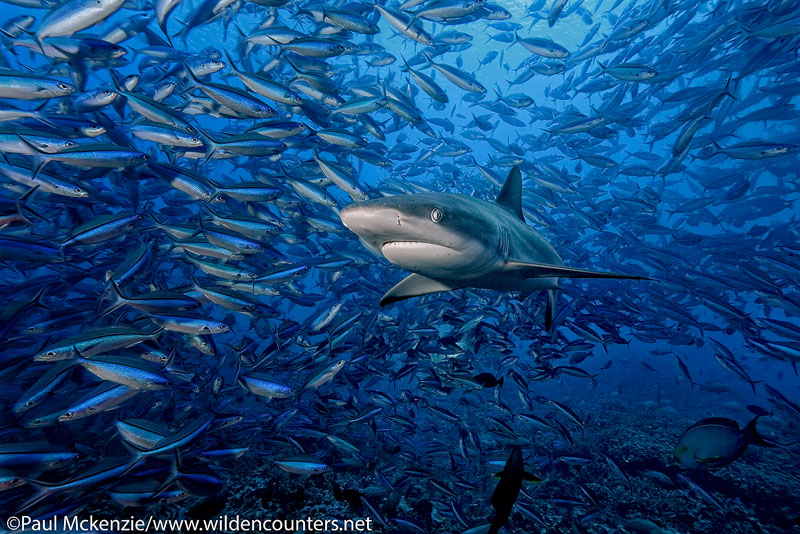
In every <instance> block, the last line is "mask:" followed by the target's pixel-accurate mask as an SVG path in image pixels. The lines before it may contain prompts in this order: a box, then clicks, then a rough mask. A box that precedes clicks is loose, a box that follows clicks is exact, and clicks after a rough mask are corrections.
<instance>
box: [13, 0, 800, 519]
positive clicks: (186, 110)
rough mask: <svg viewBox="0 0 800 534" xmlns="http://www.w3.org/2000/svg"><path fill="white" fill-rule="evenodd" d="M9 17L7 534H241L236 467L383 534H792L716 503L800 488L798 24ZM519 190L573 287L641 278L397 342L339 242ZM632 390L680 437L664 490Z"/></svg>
mask: <svg viewBox="0 0 800 534" xmlns="http://www.w3.org/2000/svg"><path fill="white" fill-rule="evenodd" d="M4 2H6V4H4V7H6V15H5V16H4V17H3V20H2V24H0V32H1V34H2V35H0V39H1V40H2V41H3V44H4V50H3V53H2V54H0V60H2V63H3V65H2V67H3V70H2V71H0V150H2V154H3V159H2V160H1V161H0V185H2V187H3V188H2V190H1V191H0V202H1V203H2V206H1V207H0V209H1V210H2V211H1V213H2V216H1V217H0V221H2V222H1V223H0V228H2V229H1V230H0V272H2V281H0V295H2V308H1V309H0V383H2V392H1V393H0V402H2V414H3V417H2V430H1V431H0V434H1V435H2V437H0V441H1V442H2V444H0V489H2V490H3V491H2V492H0V502H2V510H3V511H4V512H8V513H9V514H10V513H12V512H14V513H24V514H27V515H30V516H34V517H38V518H44V517H50V516H52V515H64V514H80V513H82V512H83V511H85V510H90V509H95V510H97V509H102V510H106V511H107V512H109V513H112V515H113V513H114V512H113V511H115V510H116V511H121V510H126V511H129V510H131V509H138V510H139V511H137V512H135V513H136V514H140V513H144V512H142V510H147V509H149V508H148V507H152V506H165V507H166V508H168V509H172V510H175V509H177V510H183V508H182V507H183V506H184V505H185V502H193V501H185V499H195V500H198V499H199V500H200V502H206V501H203V499H214V501H213V502H216V503H219V502H222V503H223V504H222V505H220V507H219V510H222V509H223V508H224V502H225V495H226V492H230V491H232V490H230V487H231V485H232V484H234V481H235V476H234V475H235V470H232V468H231V465H236V462H241V461H244V460H246V459H249V461H251V462H254V463H257V464H260V465H268V466H271V468H274V469H272V470H271V471H268V473H271V475H270V476H272V477H273V478H274V479H275V480H286V481H289V482H286V483H287V484H288V483H291V481H294V480H295V479H298V480H301V481H303V483H305V484H312V481H313V484H316V486H315V487H320V488H323V489H324V490H325V491H328V492H332V494H333V495H334V496H335V497H336V498H337V499H341V500H342V502H346V503H348V506H350V510H351V512H350V515H352V516H356V515H359V514H360V515H361V516H369V517H371V518H372V519H373V521H375V522H376V523H377V524H378V525H379V526H380V528H382V529H385V531H387V532H474V533H477V532H489V531H491V532H498V531H500V530H504V531H507V532H512V531H514V529H519V531H520V532H522V531H524V532H534V531H535V532H539V531H540V530H542V531H544V530H546V529H547V531H548V532H609V531H614V532H621V531H625V532H662V531H663V532H692V531H700V530H692V529H693V527H692V521H696V520H700V519H699V518H707V519H708V518H712V519H713V520H714V521H715V523H714V524H716V525H721V524H725V525H727V526H726V532H786V531H788V530H790V529H792V528H794V527H797V526H798V519H797V518H798V517H800V495H798V494H797V487H798V486H797V485H795V486H794V489H793V491H792V490H791V485H789V486H788V488H789V489H785V488H784V490H785V491H784V494H785V495H787V496H788V497H786V498H787V500H786V501H785V502H784V504H783V505H780V506H782V507H780V506H779V505H778V504H776V503H777V501H773V505H774V506H775V509H773V510H771V511H770V510H769V508H768V507H767V508H765V509H763V510H761V513H759V514H757V517H753V516H746V514H743V513H737V512H736V509H737V507H741V506H748V503H749V502H751V501H752V500H753V499H755V498H756V497H757V495H758V493H759V491H763V492H769V491H771V488H770V487H769V485H766V484H765V485H763V486H759V487H758V489H757V490H755V491H754V492H742V493H741V494H738V495H735V497H733V498H728V497H730V496H728V497H725V498H722V497H720V495H719V494H718V493H717V494H715V492H714V491H713V490H711V489H709V485H712V484H713V480H714V477H715V476H724V473H725V472H726V471H725V469H734V468H738V467H737V466H743V465H745V464H746V465H748V466H750V467H752V468H753V469H754V470H755V471H758V469H759V464H761V465H764V462H767V461H769V462H772V463H771V464H770V465H776V464H779V465H782V466H784V470H781V471H784V472H783V473H782V475H783V476H793V475H791V473H793V472H794V473H796V472H797V463H796V460H795V458H796V452H797V449H796V448H794V456H793V455H792V450H793V446H792V444H793V442H794V441H795V440H798V439H800V432H799V431H798V424H799V423H800V406H798V380H797V378H796V375H797V364H798V363H800V322H798V321H797V320H796V317H797V316H798V315H800V291H799V290H798V287H797V285H796V283H795V281H796V280H797V278H798V276H800V232H798V225H797V222H796V221H797V217H796V212H797V201H798V195H797V193H798V190H797V188H798V180H797V169H798V151H800V134H798V130H797V124H798V119H800V114H799V113H798V109H797V97H796V95H798V94H800V62H798V61H797V51H798V48H799V47H800V2H798V1H796V0H769V1H762V2H745V1H739V0H719V1H716V2H694V1H687V0H684V1H672V0H649V1H641V0H634V1H627V0H616V1H613V2H612V0H605V1H603V0H600V1H599V2H594V1H593V2H589V1H588V0H587V1H581V0H546V1H545V0H535V1H534V2H533V3H531V4H527V5H526V4H523V3H521V2H520V3H514V4H511V3H503V4H500V3H497V4H492V3H488V2H486V1H485V0H428V1H419V0H407V1H406V2H405V3H402V4H400V3H393V2H382V1H379V2H377V3H372V2H352V1H344V2H318V1H291V2H290V1H287V0H250V1H245V0H234V1H231V0H204V1H202V2H200V1H196V2H194V1H189V0H184V1H181V0H157V1H156V2H155V4H154V5H153V4H150V3H148V2H144V1H129V2H123V1H122V0H92V1H88V0H67V1H65V2H63V3H58V4H56V3H52V4H51V3H49V2H43V0H4ZM573 41H574V42H573ZM515 165H518V166H519V168H520V169H521V170H522V175H523V179H524V188H523V189H524V191H523V211H524V213H525V218H526V219H527V221H528V224H531V225H532V226H533V227H535V228H536V229H537V230H538V231H539V232H540V233H542V234H543V235H544V236H545V237H546V238H547V239H548V240H549V241H550V242H551V243H552V244H553V246H554V247H555V248H556V250H558V251H559V253H560V254H561V256H562V257H563V258H564V261H565V263H566V264H567V265H575V266H580V265H592V266H593V267H596V268H598V269H604V270H609V271H624V272H627V273H631V274H634V275H638V276H646V277H650V278H653V279H655V280H656V281H655V282H648V283H628V282H625V281H588V282H583V281H577V280H574V281H567V282H565V283H564V284H563V285H562V289H563V291H562V293H561V295H560V297H559V300H558V302H557V305H558V311H557V314H556V317H555V320H554V328H553V332H548V331H546V330H545V328H544V317H543V313H544V307H545V301H544V297H543V296H542V295H536V294H534V295H531V296H530V297H528V298H527V299H525V300H522V301H520V300H519V299H518V298H517V297H518V296H517V295H514V294H511V293H500V292H493V291H488V290H477V289H476V290H471V289H470V290H460V291H455V292H451V293H439V294H434V295H430V296H425V297H421V298H418V299H416V300H412V301H408V302H403V303H397V304H393V305H391V306H387V307H383V308H381V307H379V306H378V301H379V299H380V297H381V295H382V294H383V293H384V292H385V291H386V289H388V288H389V287H391V285H392V284H393V283H394V282H396V281H397V280H399V279H400V278H401V277H402V276H404V275H405V274H407V273H403V272H402V271H400V270H399V269H393V268H388V267H387V266H386V264H385V262H382V261H380V260H378V259H377V258H375V257H374V256H373V255H372V254H371V253H370V252H369V251H367V250H366V249H365V248H364V247H363V246H362V245H361V244H360V243H359V241H358V239H357V238H356V236H354V235H353V234H352V233H350V232H349V231H347V229H345V228H344V227H343V226H342V224H341V222H340V221H339V218H338V216H337V214H338V210H339V209H340V208H342V207H344V206H346V205H347V204H349V203H351V202H354V201H359V200H365V199H368V198H379V197H380V196H383V195H391V194H399V193H417V192H424V191H450V192H457V193H463V194H468V195H472V196H478V197H481V198H486V199H493V198H494V197H495V196H496V195H497V192H498V191H499V188H500V186H501V185H502V183H503V180H504V178H505V176H506V174H507V173H508V171H509V169H510V168H512V167H513V166H515ZM612 364H613V365H612ZM614 372H616V373H617V374H616V375H614V374H613V373H614ZM625 375H627V376H628V377H629V378H631V379H633V380H635V381H638V382H639V384H638V386H639V388H640V389H638V390H636V391H637V393H636V394H635V395H634V394H633V393H631V395H632V396H631V397H630V398H627V400H626V397H625V395H626V392H625V391H624V390H623V389H622V386H619V388H618V385H617V384H616V383H615V382H611V380H612V378H611V377H616V378H614V380H619V379H620V377H621V376H625ZM709 377H712V378H709ZM606 381H608V382H607V384H604V382H606ZM676 381H677V382H676ZM606 385H607V387H605V386H606ZM695 386H697V387H695ZM594 387H597V388H598V391H597V392H595V391H594V389H593V388H594ZM662 388H664V391H662ZM615 389H619V391H617V392H616V393H615V395H618V396H619V397H618V398H619V400H620V401H622V402H625V403H626V404H625V406H627V408H622V407H619V408H618V410H619V411H620V412H623V411H628V410H630V411H631V412H632V413H635V412H636V411H637V410H640V408H638V407H637V406H638V403H640V402H641V401H643V400H648V401H653V400H654V399H655V396H656V391H658V393H659V395H658V402H659V404H660V403H662V401H665V400H666V401H667V402H669V400H670V398H672V399H673V400H674V403H675V404H676V406H677V405H678V404H681V405H682V406H683V405H684V404H683V403H685V405H694V406H695V410H696V411H695V412H692V413H675V414H673V417H678V416H680V418H679V419H677V420H678V421H680V422H679V423H675V426H674V427H672V428H667V429H664V433H665V434H666V435H667V436H670V438H669V441H663V442H659V443H657V444H655V445H654V444H652V443H651V444H649V445H648V447H649V451H650V454H651V456H652V458H651V460H652V463H651V464H650V465H649V466H642V465H638V464H637V465H634V464H633V463H629V462H628V461H627V460H628V459H629V458H626V457H625V456H626V454H623V452H620V451H626V450H628V449H631V450H632V449H633V448H634V447H636V446H638V445H641V444H639V443H632V442H625V440H624V439H623V438H622V437H619V438H618V439H617V440H612V442H609V441H607V440H599V439H595V438H593V437H592V435H593V434H592V432H593V430H592V429H593V427H594V428H597V429H600V428H601V427H602V426H603V420H604V419H608V420H613V417H615V416H614V414H613V413H608V412H607V411H605V410H603V409H601V406H604V404H603V403H604V402H605V401H604V400H602V398H601V397H603V396H605V397H606V399H607V398H608V396H610V395H611V393H610V392H611V391H614V390H615ZM751 389H752V391H751ZM600 392H605V393H602V394H601V393H600ZM646 395H647V396H649V397H648V398H647V399H645V396H646ZM692 399H694V400H692ZM731 400H736V401H737V402H739V403H740V407H739V411H738V412H734V413H735V414H736V416H735V417H733V419H735V420H733V419H728V418H724V417H721V416H722V415H723V412H724V411H725V409H724V408H723V407H722V405H723V404H724V403H725V402H726V401H731ZM728 404H730V403H728ZM748 404H750V405H751V406H749V408H748V409H749V410H750V412H752V413H750V412H748V411H746V410H744V409H742V406H744V405H748ZM717 406H719V408H717ZM618 415H620V416H621V415H622V414H621V413H620V414H618ZM710 416H715V417H711V418H709V417H710ZM648 417H650V415H643V416H642V418H643V419H642V421H644V419H645V418H648ZM672 421H675V419H672ZM748 422H749V424H748ZM692 423H696V424H695V425H693V426H690V425H691V424H692ZM756 423H757V424H758V430H756ZM642 424H644V422H643V423H642ZM681 425H682V426H681ZM740 428H741V429H740ZM611 430H613V429H611ZM684 431H686V432H685V434H684ZM598 432H599V430H598ZM620 432H622V429H620ZM767 433H768V434H769V436H768V435H767ZM623 435H624V433H621V434H620V436H623ZM679 437H680V443H679ZM617 441H619V443H617ZM748 445H755V446H756V447H750V448H749V449H748ZM512 446H514V447H513V448H512ZM759 446H760V447H759ZM745 449H748V450H747V451H746V452H745ZM754 450H755V451H758V456H747V455H751V454H756V453H752V452H751V451H754ZM509 453H510V454H511V456H510V457H509ZM743 454H745V455H746V456H745V457H744V458H743V459H740V460H738V463H734V462H735V461H736V460H737V459H738V458H739V457H740V456H742V455H743ZM674 460H678V462H677V463H678V465H675V463H674ZM729 464H732V465H731V467H725V468H724V469H722V470H720V471H713V472H711V473H709V472H707V471H708V470H710V469H718V468H723V467H724V466H726V465H729ZM501 471H502V473H501V474H500V479H499V480H500V482H499V485H498V482H497V481H498V479H497V478H494V479H493V478H492V476H491V475H492V474H493V473H500V472H501ZM286 472H288V473H286ZM718 474H719V475H718ZM237 476H238V475H237ZM283 477H285V478H283ZM300 477H308V478H300ZM348 477H349V478H348ZM645 479H651V480H656V481H657V482H658V483H659V484H661V485H662V486H663V487H665V488H669V491H671V492H672V493H677V494H679V495H680V499H679V501H680V502H681V503H683V504H685V505H686V506H687V507H688V506H695V507H696V508H695V514H694V515H692V516H691V517H689V516H680V515H672V516H669V517H666V516H665V517H656V516H651V517H649V518H645V517H641V516H640V514H637V513H628V515H626V510H627V511H628V512H630V511H631V509H630V508H622V507H620V503H619V502H618V501H616V500H615V501H613V502H612V501H611V499H610V494H609V492H610V491H611V490H610V489H609V488H617V489H618V490H619V491H623V493H624V491H627V489H626V488H628V487H630V488H635V487H636V485H637V484H639V483H640V481H642V480H645ZM525 480H527V481H532V480H533V481H537V482H538V483H536V484H531V483H529V482H525ZM791 480H793V482H794V483H795V484H796V483H797V478H794V479H791ZM318 481H324V482H318ZM226 482H227V484H228V486H226ZM250 483H252V481H251V482H250ZM265 484H266V482H265ZM775 484H776V487H777V488H781V487H783V486H781V485H780V483H778V482H776V483H775ZM790 484H791V483H790ZM367 487H369V488H370V490H369V491H367V490H366V488H367ZM495 487H497V489H496V491H495ZM509 488H510V489H509ZM520 488H521V489H520ZM515 489H516V491H515ZM277 491H280V490H277ZM631 491H633V490H631ZM493 492H494V495H495V497H492V494H493ZM734 492H735V490H734ZM634 495H636V496H634ZM490 498H491V502H490ZM623 498H624V497H623ZM109 499H112V500H113V501H114V503H111V502H110V501H109ZM627 499H628V500H633V501H636V500H637V499H639V500H645V499H646V497H645V496H643V494H642V493H637V494H633V493H631V494H630V495H629V496H628V497H627ZM626 506H628V505H626ZM129 507H130V508H129ZM634 512H635V509H634ZM180 513H183V512H180ZM241 513H248V514H250V517H255V516H256V515H257V511H254V510H245V512H241ZM287 513H288V512H287ZM289 516H291V513H289ZM343 518H347V517H340V519H343ZM509 518H510V519H509ZM507 519H509V520H508V522H506V520H507ZM759 521H760V522H761V523H760V524H759ZM765 521H770V522H771V523H765ZM490 525H491V526H490ZM504 525H505V526H504ZM662 528H663V529H664V530H662ZM694 528H699V527H694ZM668 529H669V530H668ZM737 529H740V530H737Z"/></svg>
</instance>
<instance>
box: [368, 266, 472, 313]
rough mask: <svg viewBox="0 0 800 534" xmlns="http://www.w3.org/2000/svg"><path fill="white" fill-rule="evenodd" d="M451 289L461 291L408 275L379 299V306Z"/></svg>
mask: <svg viewBox="0 0 800 534" xmlns="http://www.w3.org/2000/svg"><path fill="white" fill-rule="evenodd" d="M453 289H461V287H460V286H457V285H456V286H450V285H447V284H445V283H442V282H439V281H437V280H432V279H430V278H427V277H425V276H422V275H421V274H416V273H415V274H410V275H408V276H406V277H405V278H403V279H402V280H401V281H400V282H399V283H398V284H397V285H395V286H394V287H393V288H391V289H390V290H389V291H387V292H386V293H385V294H384V295H383V297H381V301H380V305H381V306H386V305H387V304H391V303H393V302H397V301H399V300H405V299H410V298H413V297H418V296H420V295H427V294H428V293H437V292H439V291H452V290H453Z"/></svg>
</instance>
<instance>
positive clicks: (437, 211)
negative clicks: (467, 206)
mask: <svg viewBox="0 0 800 534" xmlns="http://www.w3.org/2000/svg"><path fill="white" fill-rule="evenodd" d="M442 217H444V213H442V210H441V208H433V209H432V210H431V220H432V221H433V222H435V223H438V222H439V221H441V220H442Z"/></svg>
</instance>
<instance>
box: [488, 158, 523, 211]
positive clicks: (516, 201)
mask: <svg viewBox="0 0 800 534" xmlns="http://www.w3.org/2000/svg"><path fill="white" fill-rule="evenodd" d="M495 202H496V203H497V204H499V205H501V206H503V207H504V208H506V209H508V210H510V211H511V213H513V214H514V215H516V216H517V217H519V219H520V220H521V221H522V222H525V216H524V215H523V214H522V173H521V172H520V170H519V166H518V165H514V167H513V168H512V169H511V171H510V172H509V173H508V176H507V177H506V182H505V183H504V184H503V188H502V189H501V190H500V194H499V195H497V199H495Z"/></svg>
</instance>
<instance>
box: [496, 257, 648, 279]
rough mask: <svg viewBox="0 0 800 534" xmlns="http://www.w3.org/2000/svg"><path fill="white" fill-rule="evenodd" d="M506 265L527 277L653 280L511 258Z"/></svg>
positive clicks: (644, 277) (507, 267)
mask: <svg viewBox="0 0 800 534" xmlns="http://www.w3.org/2000/svg"><path fill="white" fill-rule="evenodd" d="M505 267H506V269H510V270H514V271H522V272H523V276H525V277H526V278H621V279H626V280H652V278H648V277H646V276H634V275H631V274H620V273H606V272H600V271H589V270H586V269H574V268H572V267H566V266H564V265H550V264H547V263H530V262H523V261H514V260H509V261H508V262H507V263H506V265H505Z"/></svg>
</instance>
